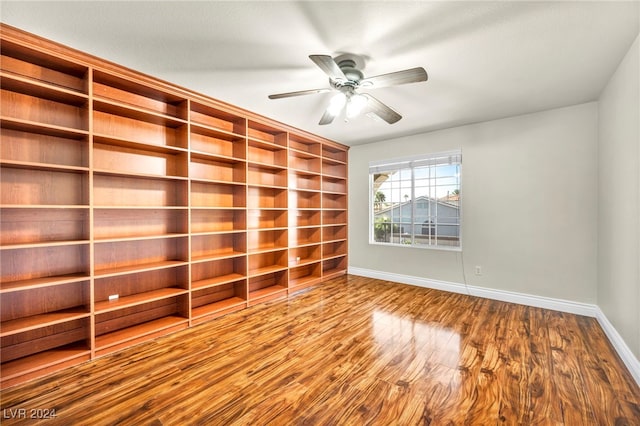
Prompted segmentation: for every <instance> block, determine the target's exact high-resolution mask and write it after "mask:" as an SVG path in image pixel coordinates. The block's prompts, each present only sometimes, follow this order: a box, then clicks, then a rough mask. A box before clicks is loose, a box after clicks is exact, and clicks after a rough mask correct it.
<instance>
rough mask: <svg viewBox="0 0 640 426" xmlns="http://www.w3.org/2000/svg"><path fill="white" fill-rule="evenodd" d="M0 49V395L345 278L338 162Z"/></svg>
mask: <svg viewBox="0 0 640 426" xmlns="http://www.w3.org/2000/svg"><path fill="white" fill-rule="evenodd" d="M0 35H1V39H0V48H1V55H2V57H1V61H0V86H1V94H0V111H2V113H1V114H0V132H1V137H2V144H1V145H0V177H1V179H0V230H1V231H2V232H1V236H0V252H1V256H0V262H1V265H0V266H1V268H0V294H1V295H2V298H1V301H0V304H1V308H2V309H1V310H0V321H1V324H0V326H1V333H0V334H1V337H2V347H1V350H2V354H3V356H2V366H1V369H2V387H5V386H11V385H14V384H16V383H20V382H21V381H24V380H28V379H30V378H34V377H38V376H39V375H43V374H47V373H49V372H52V371H55V370H56V369H60V368H65V367H67V366H70V365H73V364H76V363H79V362H83V361H86V360H90V359H94V358H96V357H99V356H102V355H104V354H107V353H110V352H113V351H117V350H120V349H122V348H126V347H128V346H131V345H133V344H137V343H139V342H143V341H145V340H149V339H153V338H156V337H158V336H161V335H164V334H167V333H171V332H174V331H177V330H181V329H184V328H186V327H189V326H191V325H194V324H198V323H201V322H204V321H208V320H210V319H212V318H215V317H217V316H220V315H224V314H226V313H229V312H232V311H235V310H238V309H244V308H246V307H247V306H250V305H253V304H256V303H262V302H266V301H268V300H272V299H274V298H280V297H286V296H287V295H288V294H289V293H290V292H292V291H296V290H297V289H300V288H302V287H305V286H308V285H313V284H317V283H319V282H321V281H322V280H323V279H325V278H327V277H332V276H335V275H337V274H344V273H345V272H346V268H347V222H348V221H347V213H348V210H347V161H348V152H347V150H348V148H347V147H345V146H343V145H340V144H338V143H336V142H332V141H328V140H326V139H323V138H320V137H317V136H315V135H312V134H309V133H306V132H303V131H300V130H298V129H295V128H292V127H290V126H287V125H284V124H282V123H278V122H275V121H272V120H270V119H268V118H265V117H261V116H258V115H256V114H253V113H251V112H248V111H245V110H242V109H239V108H237V107H234V106H232V105H228V104H225V103H222V102H220V101H217V100H215V99H211V98H208V97H206V96H203V95H200V94H198V93H195V92H192V91H189V90H186V89H183V88H180V87H178V86H174V85H172V84H170V83H166V82H163V81H160V80H157V79H154V78H153V77H149V76H146V75H143V74H140V73H137V72H135V71H132V70H129V69H126V68H124V67H120V66H118V65H115V64H113V63H110V62H107V61H104V60H101V59H99V58H95V57H93V56H90V55H86V54H84V53H82V52H78V51H75V50H72V49H69V48H67V47H65V46H61V45H59V44H56V43H54V42H51V41H48V40H45V39H42V38H40V37H37V36H35V35H32V34H28V33H25V32H23V31H21V30H18V29H15V28H12V27H9V26H6V25H3V24H0Z"/></svg>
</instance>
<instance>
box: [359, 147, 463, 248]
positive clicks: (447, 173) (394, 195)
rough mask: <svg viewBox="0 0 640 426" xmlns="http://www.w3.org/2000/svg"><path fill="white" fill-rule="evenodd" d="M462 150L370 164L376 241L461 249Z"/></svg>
mask: <svg viewBox="0 0 640 426" xmlns="http://www.w3.org/2000/svg"><path fill="white" fill-rule="evenodd" d="M461 167H462V154H461V151H459V150H458V151H449V152H441V153H436V154H428V155H424V156H420V157H412V158H400V159H395V160H393V159H392V160H384V161H379V162H372V163H371V164H370V165H369V182H370V188H371V196H370V200H371V202H370V212H371V215H370V227H369V229H370V238H369V239H370V242H372V243H380V244H398V245H411V246H417V247H437V248H459V247H460V235H461V230H460V206H461V203H460V201H461V198H460V197H461V193H460V172H461Z"/></svg>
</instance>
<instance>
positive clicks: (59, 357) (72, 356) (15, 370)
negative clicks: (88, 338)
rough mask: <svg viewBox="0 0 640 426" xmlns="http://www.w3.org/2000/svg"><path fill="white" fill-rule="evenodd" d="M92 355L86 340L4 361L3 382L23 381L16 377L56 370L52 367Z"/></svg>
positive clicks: (0, 372) (0, 374) (0, 369)
mask: <svg viewBox="0 0 640 426" xmlns="http://www.w3.org/2000/svg"><path fill="white" fill-rule="evenodd" d="M90 357H91V350H90V348H89V345H88V344H87V343H85V342H77V343H72V344H69V345H64V346H60V347H57V348H54V349H49V350H46V351H42V352H38V353H36V354H34V355H31V356H26V357H22V358H19V359H16V360H14V361H9V362H4V363H2V367H0V376H1V377H2V384H3V386H4V385H5V383H6V385H7V386H11V385H14V384H17V383H20V382H21V381H22V380H16V379H19V378H23V379H26V378H28V377H30V375H32V374H33V373H37V372H38V371H39V370H46V371H47V372H51V371H55V368H52V367H54V366H59V368H66V367H69V366H71V365H74V364H78V363H80V362H82V361H88V360H89V359H90ZM34 377H35V375H34Z"/></svg>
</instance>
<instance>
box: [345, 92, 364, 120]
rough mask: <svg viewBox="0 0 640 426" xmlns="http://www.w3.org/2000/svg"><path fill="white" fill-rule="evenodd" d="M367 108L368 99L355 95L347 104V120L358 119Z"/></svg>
mask: <svg viewBox="0 0 640 426" xmlns="http://www.w3.org/2000/svg"><path fill="white" fill-rule="evenodd" d="M365 106H367V97H366V96H364V95H361V94H358V93H356V94H354V95H353V96H351V97H350V98H349V102H347V118H354V117H357V116H358V115H360V113H361V112H362V110H363V109H364V107H365Z"/></svg>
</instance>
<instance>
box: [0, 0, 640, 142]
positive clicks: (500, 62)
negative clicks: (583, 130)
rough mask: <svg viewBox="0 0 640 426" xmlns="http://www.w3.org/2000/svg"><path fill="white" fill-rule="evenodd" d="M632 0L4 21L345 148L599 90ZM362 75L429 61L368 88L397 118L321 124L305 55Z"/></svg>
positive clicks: (19, 8) (36, 9) (142, 5)
mask: <svg viewBox="0 0 640 426" xmlns="http://www.w3.org/2000/svg"><path fill="white" fill-rule="evenodd" d="M639 6H640V2H639V1H631V2H613V1H602V2H599V1H589V2H586V1H585V2H583V1H557V2H538V1H533V2H520V1H518V2H514V1H512V2H507V1H500V2H479V1H471V2H445V1H395V2H394V1H380V2H377V1H325V2H320V1H304V2H303V1H297V2H292V1H289V2H286V1H276V2H270V1H259V2H249V1H231V2H220V1H213V2H185V1H172V2H156V1H143V2H130V1H125V2H119V1H109V2H95V1H82V2H55V1H47V2H27V1H17V2H9V1H2V5H1V10H0V13H1V17H2V21H3V22H4V23H7V24H9V25H13V26H16V27H18V28H21V29H24V30H26V31H29V32H32V33H35V34H38V35H41V36H44V37H46V38H49V39H52V40H55V41H58V42H60V43H63V44H66V45H68V46H71V47H74V48H77V49H80V50H82V51H85V52H89V53H92V54H94V55H97V56H100V57H102V58H105V59H108V60H111V61H113V62H116V63H119V64H121V65H125V66H128V67H130V68H133V69H135V70H138V71H142V72H144V73H147V74H151V75H153V76H156V77H160V78H162V79H164V80H167V81H170V82H172V83H176V84H179V85H181V86H184V87H187V88H189V89H193V90H195V91H197V92H201V93H204V94H207V95H210V96H212V97H214V98H217V99H220V100H223V101H226V102H229V103H232V104H235V105H238V106H240V107H242V108H245V109H248V110H251V111H254V112H257V113H259V114H262V115H265V116H268V117H271V118H273V119H276V120H279V121H282V122H284V123H287V124H291V125H293V126H296V127H298V128H301V129H304V130H308V131H310V132H312V133H316V134H319V135H322V136H325V137H328V138H330V139H333V140H336V141H338V142H342V143H345V144H347V145H357V144H361V143H367V142H373V141H379V140H385V139H391V138H395V137H398V136H404V135H410V134H416V133H421V132H426V131H431V130H435V129H441V128H447V127H452V126H457V125H462V124H467V123H473V122H478V121H486V120H492V119H497V118H502V117H507V116H513V115H519V114H524V113H529V112H534V111H540V110H545V109H549V108H555V107H560V106H566V105H574V104H578V103H582V102H588V101H593V100H596V99H597V98H598V96H599V94H600V92H601V90H602V89H603V88H604V85H605V84H606V83H607V81H608V79H609V77H610V76H611V74H612V73H613V72H614V70H615V69H616V67H617V65H618V64H619V62H620V61H621V59H622V58H623V56H624V54H625V53H626V52H627V50H628V48H629V47H630V45H631V43H632V42H633V40H634V39H635V38H636V36H637V35H638V33H639V31H640V29H639V28H640V27H639V21H640V8H639ZM339 52H352V53H357V54H362V55H366V56H367V57H368V58H370V59H369V61H368V63H367V67H366V69H365V70H364V71H365V75H367V76H373V75H378V74H384V73H387V72H393V71H398V70H402V69H405V68H413V67H417V66H422V67H424V68H425V69H426V70H427V72H428V74H429V81H427V82H426V83H414V84H408V85H403V86H395V87H388V88H380V89H377V90H375V92H373V91H372V92H371V93H372V94H375V96H376V97H377V98H378V99H380V100H381V101H383V102H385V103H387V104H388V105H390V106H391V107H393V108H394V109H395V110H397V111H398V112H400V113H401V114H402V115H403V119H402V120H400V121H399V122H398V123H396V124H393V125H389V124H387V123H385V122H379V121H375V120H372V119H370V118H368V117H360V118H356V119H353V120H351V121H350V122H348V123H346V122H344V121H343V120H336V121H334V123H333V124H331V125H328V126H319V125H318V124H317V123H318V120H319V119H320V117H321V116H322V113H323V112H324V109H325V108H326V105H327V102H328V100H329V98H330V97H331V94H329V93H324V94H317V95H310V96H304V97H295V98H288V99H279V100H269V99H267V95H269V94H272V93H280V92H289V91H296V90H303V89H314V88H320V87H327V86H328V79H327V77H326V76H325V75H324V74H323V72H322V71H321V70H320V69H319V68H317V67H316V66H315V65H314V64H313V62H311V61H310V60H309V59H308V55H310V54H331V55H334V56H335V54H336V53H339Z"/></svg>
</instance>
